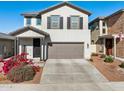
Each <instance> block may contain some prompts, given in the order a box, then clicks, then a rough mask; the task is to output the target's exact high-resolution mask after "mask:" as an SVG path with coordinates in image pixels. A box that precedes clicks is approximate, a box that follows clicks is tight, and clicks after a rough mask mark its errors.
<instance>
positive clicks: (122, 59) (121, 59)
mask: <svg viewBox="0 0 124 93" xmlns="http://www.w3.org/2000/svg"><path fill="white" fill-rule="evenodd" d="M115 59H118V60H120V61H124V58H120V57H115Z"/></svg>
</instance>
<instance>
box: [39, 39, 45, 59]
mask: <svg viewBox="0 0 124 93" xmlns="http://www.w3.org/2000/svg"><path fill="white" fill-rule="evenodd" d="M43 47H44V39H43V38H40V51H41V52H40V53H41V55H40V60H41V61H42V60H43V58H44V53H43V52H44V49H43Z"/></svg>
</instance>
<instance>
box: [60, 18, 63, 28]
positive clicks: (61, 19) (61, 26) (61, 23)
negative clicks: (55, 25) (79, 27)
mask: <svg viewBox="0 0 124 93" xmlns="http://www.w3.org/2000/svg"><path fill="white" fill-rule="evenodd" d="M60 29H63V17H60Z"/></svg>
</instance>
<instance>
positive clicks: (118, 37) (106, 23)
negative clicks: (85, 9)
mask: <svg viewBox="0 0 124 93" xmlns="http://www.w3.org/2000/svg"><path fill="white" fill-rule="evenodd" d="M89 26H90V28H91V44H92V45H94V46H95V47H96V50H95V51H92V52H96V53H99V54H107V55H113V56H114V57H115V58H118V59H121V60H124V10H123V9H121V10H119V11H117V12H115V13H113V14H111V15H109V16H107V17H98V18H96V19H94V20H93V21H91V22H90V23H89Z"/></svg>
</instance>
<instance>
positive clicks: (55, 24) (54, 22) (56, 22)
mask: <svg viewBox="0 0 124 93" xmlns="http://www.w3.org/2000/svg"><path fill="white" fill-rule="evenodd" d="M51 28H52V29H59V28H60V16H59V15H52V16H51Z"/></svg>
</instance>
